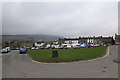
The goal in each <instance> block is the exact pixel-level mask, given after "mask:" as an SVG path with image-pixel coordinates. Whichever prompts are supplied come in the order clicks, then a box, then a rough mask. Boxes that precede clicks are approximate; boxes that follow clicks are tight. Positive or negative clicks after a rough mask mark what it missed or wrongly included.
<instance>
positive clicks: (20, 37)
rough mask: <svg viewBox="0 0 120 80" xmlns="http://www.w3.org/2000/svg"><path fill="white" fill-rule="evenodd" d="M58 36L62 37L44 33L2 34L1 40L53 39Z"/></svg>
mask: <svg viewBox="0 0 120 80" xmlns="http://www.w3.org/2000/svg"><path fill="white" fill-rule="evenodd" d="M58 38H63V37H59V36H54V35H45V34H34V35H2V41H3V42H5V41H8V42H10V41H12V40H32V41H34V42H35V41H38V40H44V41H53V40H57V39H58Z"/></svg>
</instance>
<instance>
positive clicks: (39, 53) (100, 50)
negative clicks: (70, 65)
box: [28, 46, 107, 63]
mask: <svg viewBox="0 0 120 80" xmlns="http://www.w3.org/2000/svg"><path fill="white" fill-rule="evenodd" d="M53 50H57V51H58V57H56V58H52V51H53ZM106 50H107V46H103V47H91V48H79V49H38V50H29V52H28V53H29V55H30V56H31V57H32V59H33V60H36V61H39V62H47V63H58V62H73V61H80V60H88V59H93V58H97V57H101V56H104V55H105V54H106Z"/></svg>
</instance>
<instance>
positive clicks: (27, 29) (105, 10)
mask: <svg viewBox="0 0 120 80" xmlns="http://www.w3.org/2000/svg"><path fill="white" fill-rule="evenodd" d="M2 7H3V8H2V10H3V11H2V13H3V15H2V17H3V18H2V21H3V34H52V35H59V36H68V37H73V36H75V37H78V36H85V35H86V36H92V35H95V36H97V35H105V36H108V35H114V34H115V33H117V27H118V26H117V17H118V13H117V10H118V9H117V8H118V7H117V3H109V2H105V3H100V2H99V3H96V2H90V3H82V2H80V3H69V2H67V3H66V2H64V3H60V2H58V3H55V2H50V3H49V2H48V3H47V2H44V3H42V2H39V3H34V2H26V3H25V2H24V3H20V2H19V3H15V2H14V3H12V2H11V3H3V6H2Z"/></svg>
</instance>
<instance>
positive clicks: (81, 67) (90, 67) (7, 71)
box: [2, 46, 118, 78]
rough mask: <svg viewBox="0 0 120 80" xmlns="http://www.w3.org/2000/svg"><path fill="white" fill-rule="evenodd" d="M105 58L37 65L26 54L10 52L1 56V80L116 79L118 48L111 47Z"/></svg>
mask: <svg viewBox="0 0 120 80" xmlns="http://www.w3.org/2000/svg"><path fill="white" fill-rule="evenodd" d="M109 53H110V55H108V56H107V57H105V58H102V59H98V60H94V61H85V62H76V63H74V62H72V63H63V64H62V63H48V64H46V63H37V62H33V61H32V59H31V57H30V56H29V55H27V54H19V53H18V51H11V52H10V53H8V54H4V55H2V63H3V64H2V70H3V72H2V77H3V78H117V77H118V63H115V62H113V59H115V58H117V57H118V47H117V46H111V47H110V48H109Z"/></svg>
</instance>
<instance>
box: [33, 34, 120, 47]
mask: <svg viewBox="0 0 120 80" xmlns="http://www.w3.org/2000/svg"><path fill="white" fill-rule="evenodd" d="M81 43H85V44H92V45H96V44H100V45H113V44H120V35H117V34H115V39H114V38H113V36H108V37H103V36H98V37H96V36H93V37H78V38H59V39H58V40H55V41H53V43H52V44H51V45H52V46H55V45H56V46H57V45H60V46H61V45H66V46H71V45H74V44H81ZM44 44H45V43H40V42H36V43H35V46H36V47H39V46H42V45H44ZM46 45H48V46H50V44H46Z"/></svg>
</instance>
